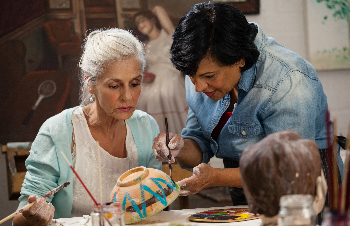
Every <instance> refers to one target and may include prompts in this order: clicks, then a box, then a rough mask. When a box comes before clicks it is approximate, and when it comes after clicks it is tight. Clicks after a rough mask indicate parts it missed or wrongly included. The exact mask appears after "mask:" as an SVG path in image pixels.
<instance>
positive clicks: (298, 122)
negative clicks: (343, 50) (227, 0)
mask: <svg viewBox="0 0 350 226" xmlns="http://www.w3.org/2000/svg"><path fill="white" fill-rule="evenodd" d="M173 40H174V42H173V44H172V47H171V55H172V56H171V60H172V62H173V64H174V65H175V67H176V68H177V69H178V70H180V71H181V72H183V73H184V74H187V75H188V76H186V98H187V102H188V104H189V112H188V117H187V122H186V128H185V129H184V130H182V133H181V136H180V135H175V134H171V136H170V138H171V140H170V143H169V147H170V149H171V153H172V156H173V157H175V158H176V160H177V161H178V162H179V164H180V165H182V166H183V167H187V168H188V169H192V168H194V167H195V168H194V170H193V176H192V177H190V178H188V179H184V180H183V181H180V182H179V183H178V184H179V185H180V186H181V189H182V194H183V195H187V194H193V193H196V192H198V191H200V190H201V189H203V188H206V187H210V186H229V187H231V188H230V192H231V196H232V201H233V203H234V204H235V205H239V204H246V201H245V199H244V194H243V192H242V189H241V187H242V179H241V174H240V169H239V160H240V158H241V154H242V152H243V150H244V149H245V148H246V147H248V146H249V145H252V144H255V143H257V142H259V141H260V140H262V139H263V138H264V137H266V136H268V135H269V134H272V133H275V132H279V131H283V130H294V131H296V132H298V133H299V134H300V135H301V137H302V138H303V139H309V140H313V141H315V142H316V144H317V146H318V148H319V149H320V150H321V151H322V152H324V150H325V149H326V148H327V133H326V132H327V129H326V125H327V124H328V125H330V127H331V123H332V122H331V121H326V110H327V108H328V104H327V97H326V95H325V93H324V91H323V88H322V84H321V82H320V80H319V78H318V77H317V73H316V70H315V69H314V68H313V67H312V65H310V64H309V63H308V62H307V61H306V60H304V59H302V58H301V57H300V56H299V55H297V54H296V53H294V52H292V51H291V50H288V49H287V48H285V47H283V46H281V45H280V44H278V43H277V42H276V41H275V40H274V39H273V38H270V37H268V36H266V35H265V34H264V32H263V30H262V28H261V27H260V26H258V25H257V24H255V23H249V22H248V21H247V19H246V18H245V16H244V15H243V14H242V12H241V11H239V10H238V9H236V8H235V7H233V6H231V5H229V4H224V3H201V4H197V5H195V6H194V7H193V8H192V9H190V11H189V12H188V13H187V14H185V15H184V16H183V17H182V19H181V20H180V23H179V25H178V27H177V28H176V30H175V33H174V35H173ZM331 137H333V136H332V135H331ZM153 148H154V153H155V155H156V158H157V159H158V160H159V161H164V162H167V161H168V155H169V151H168V149H167V148H166V145H165V134H164V133H161V134H160V135H159V136H158V137H157V138H156V139H155V142H154V145H153ZM214 155H215V156H216V157H218V158H222V159H223V162H224V166H225V169H214V168H212V167H210V166H209V165H208V164H206V163H208V162H209V160H210V158H212V157H213V156H214ZM338 158H339V159H340V156H339V155H338ZM172 160H173V161H174V159H172ZM340 161H341V159H340ZM341 171H342V170H341Z"/></svg>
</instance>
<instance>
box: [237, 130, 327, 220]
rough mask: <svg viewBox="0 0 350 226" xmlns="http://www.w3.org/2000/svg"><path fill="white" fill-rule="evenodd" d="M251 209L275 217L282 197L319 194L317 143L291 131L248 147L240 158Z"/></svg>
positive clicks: (319, 161)
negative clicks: (317, 184) (317, 189)
mask: <svg viewBox="0 0 350 226" xmlns="http://www.w3.org/2000/svg"><path fill="white" fill-rule="evenodd" d="M239 165H240V171H241V175H242V182H243V189H244V193H245V195H246V197H247V201H248V205H249V210H250V211H251V212H253V213H259V214H264V215H265V216H267V217H273V216H276V215H277V214H278V211H279V200H280V198H281V197H282V196H283V195H289V194H310V195H312V196H313V197H314V196H315V195H316V179H317V177H318V176H320V175H321V157H320V154H319V151H318V147H317V145H316V143H315V142H314V141H312V140H306V139H302V138H301V136H300V135H299V134H298V133H297V132H295V131H292V130H286V131H282V132H278V133H274V134H270V135H269V136H267V137H266V138H264V139H263V140H261V141H260V142H258V143H256V144H254V145H251V146H249V147H247V148H246V149H245V150H244V151H243V154H242V157H241V159H240V163H239Z"/></svg>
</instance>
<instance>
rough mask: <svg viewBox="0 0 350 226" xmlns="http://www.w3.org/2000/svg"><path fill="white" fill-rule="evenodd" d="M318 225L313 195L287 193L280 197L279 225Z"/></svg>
mask: <svg viewBox="0 0 350 226" xmlns="http://www.w3.org/2000/svg"><path fill="white" fill-rule="evenodd" d="M292 225H293V226H296V225H298V226H301V225H302V226H304V225H305V226H306V225H311V226H315V225H316V212H315V210H314V207H313V197H312V196H311V195H299V194H298V195H285V196H282V197H281V199H280V211H279V213H278V226H292Z"/></svg>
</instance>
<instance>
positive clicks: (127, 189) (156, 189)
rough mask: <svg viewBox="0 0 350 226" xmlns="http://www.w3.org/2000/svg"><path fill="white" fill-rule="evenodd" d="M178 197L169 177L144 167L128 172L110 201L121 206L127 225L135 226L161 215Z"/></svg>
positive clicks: (116, 186)
mask: <svg viewBox="0 0 350 226" xmlns="http://www.w3.org/2000/svg"><path fill="white" fill-rule="evenodd" d="M179 193H180V188H179V186H178V185H177V184H176V183H175V182H173V181H172V180H171V179H170V177H169V176H168V175H167V174H166V173H164V172H163V171H160V170H157V169H153V168H146V167H143V166H141V167H136V168H133V169H130V170H128V171H127V172H125V173H123V174H122V175H121V176H120V177H119V178H118V181H117V184H116V185H115V186H114V188H113V190H112V192H111V195H110V201H113V202H119V203H121V204H122V208H123V210H124V211H125V224H132V223H135V222H138V221H141V220H143V219H145V218H147V217H150V216H152V215H154V214H156V213H158V212H160V211H161V210H163V209H164V208H165V207H167V206H168V205H170V204H171V203H172V202H173V201H174V200H175V199H176V198H177V197H178V196H179Z"/></svg>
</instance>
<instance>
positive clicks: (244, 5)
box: [213, 0, 260, 14]
mask: <svg viewBox="0 0 350 226" xmlns="http://www.w3.org/2000/svg"><path fill="white" fill-rule="evenodd" d="M213 2H225V3H230V4H231V5H233V6H235V7H236V8H237V9H239V10H241V11H242V12H243V13H244V14H259V12H260V0H213Z"/></svg>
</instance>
